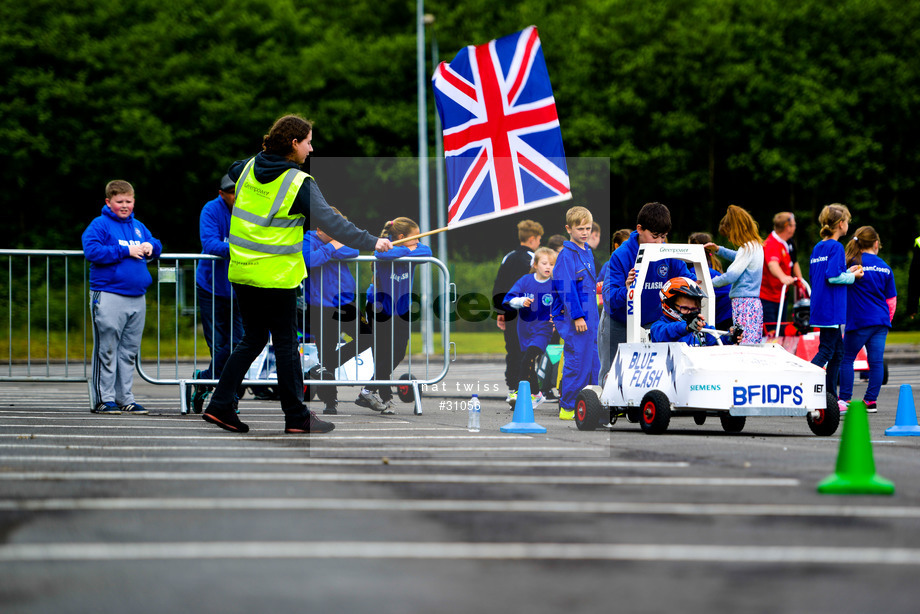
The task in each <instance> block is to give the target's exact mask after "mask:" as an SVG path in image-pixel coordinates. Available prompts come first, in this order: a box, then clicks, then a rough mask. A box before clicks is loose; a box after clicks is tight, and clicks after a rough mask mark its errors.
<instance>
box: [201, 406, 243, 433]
mask: <svg viewBox="0 0 920 614" xmlns="http://www.w3.org/2000/svg"><path fill="white" fill-rule="evenodd" d="M201 417H202V419H204V420H205V421H206V422H210V423H211V424H216V425H217V426H219V427H220V428H222V429H224V430H225V431H230V432H231V433H248V432H249V425H247V424H245V423H243V422H242V421H241V420H240V417H239V416H237V415H236V410H235V409H234V408H233V407H227V408H216V407H213V406H211V407H208V408H207V409H206V410H205V411H204V413H203V414H201Z"/></svg>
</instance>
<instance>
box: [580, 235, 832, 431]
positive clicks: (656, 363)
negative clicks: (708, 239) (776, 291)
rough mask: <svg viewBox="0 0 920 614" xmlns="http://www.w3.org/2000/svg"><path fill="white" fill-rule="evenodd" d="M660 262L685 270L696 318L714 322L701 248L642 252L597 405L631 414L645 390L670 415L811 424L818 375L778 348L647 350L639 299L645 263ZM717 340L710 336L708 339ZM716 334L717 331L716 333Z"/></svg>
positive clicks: (820, 402)
mask: <svg viewBox="0 0 920 614" xmlns="http://www.w3.org/2000/svg"><path fill="white" fill-rule="evenodd" d="M665 258H674V259H679V260H683V261H684V262H686V263H687V264H688V266H689V267H692V269H693V270H694V272H695V274H696V278H697V280H698V281H699V283H700V286H701V287H702V289H703V291H704V292H705V293H706V296H707V298H706V299H703V304H702V313H703V317H704V318H705V319H706V321H707V322H714V321H715V300H714V298H715V294H714V292H713V286H712V279H711V278H710V275H709V267H708V266H707V264H706V255H705V252H704V251H703V246H702V245H678V244H645V245H641V246H640V247H639V252H638V254H637V256H636V279H635V282H634V283H633V285H632V286H631V287H630V288H629V289H628V294H627V323H626V330H627V340H626V343H623V344H620V345H619V347H618V350H617V353H616V356H615V357H614V360H613V362H612V365H611V367H610V371H609V373H608V376H607V378H606V381H605V383H604V387H603V389H602V390H600V389H599V387H595V388H594V391H595V394H598V396H599V398H600V402H601V404H602V405H605V406H608V407H618V408H630V407H639V406H640V405H641V404H642V403H643V399H644V398H645V396H646V394H648V393H649V392H650V391H652V390H658V391H661V392H662V393H664V394H665V395H666V396H667V398H668V400H669V402H670V405H671V410H672V412H673V413H675V414H680V413H683V412H684V411H686V412H687V413H689V414H692V413H695V412H699V411H705V412H709V413H712V412H727V413H728V414H730V415H731V416H808V415H809V414H811V416H812V417H817V416H818V411H819V410H822V409H824V408H825V407H826V405H827V394H826V391H825V373H824V370H823V369H822V368H820V367H817V366H815V365H813V364H811V363H809V362H806V361H804V360H802V359H801V358H798V357H796V356H794V355H792V354H790V353H789V352H787V351H786V350H784V349H783V348H782V347H781V346H779V345H776V344H773V343H769V344H760V345H753V346H752V345H715V346H709V347H695V346H689V345H687V344H685V343H653V342H651V341H649V337H648V331H647V330H645V329H643V328H642V327H641V326H640V322H641V321H642V319H641V313H640V310H641V308H642V301H641V292H640V291H639V288H643V287H644V284H645V278H646V273H647V271H648V265H649V263H654V262H657V261H659V260H662V259H665ZM713 332H717V331H713ZM723 332H724V331H723Z"/></svg>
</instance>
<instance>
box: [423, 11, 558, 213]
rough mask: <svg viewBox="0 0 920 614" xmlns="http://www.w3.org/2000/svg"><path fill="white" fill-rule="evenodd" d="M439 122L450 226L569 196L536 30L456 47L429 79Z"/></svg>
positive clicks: (544, 66) (553, 107) (550, 95)
mask: <svg viewBox="0 0 920 614" xmlns="http://www.w3.org/2000/svg"><path fill="white" fill-rule="evenodd" d="M432 83H433V85H434V98H435V102H436V103H437V106H438V113H439V114H440V116H441V123H442V125H443V126H444V156H445V158H446V164H447V187H448V193H449V194H450V204H449V205H448V212H447V215H448V222H447V223H448V226H450V227H457V226H465V225H467V224H472V223H475V222H481V221H483V220H487V219H490V218H495V217H499V216H502V215H508V214H509V213H517V212H519V211H523V210H524V209H532V208H534V207H542V206H543V205H549V204H552V203H556V202H560V201H563V200H568V199H570V198H572V192H571V188H570V187H569V174H568V168H567V167H566V164H565V152H564V151H563V149H562V132H561V131H560V129H559V116H558V115H557V114H556V101H555V99H554V98H553V89H552V87H551V86H550V83H549V73H548V72H547V71H546V62H545V61H544V59H543V51H542V48H541V45H540V37H539V36H538V35H537V28H536V27H535V26H530V27H529V28H526V29H524V30H521V31H520V32H517V33H515V34H511V35H509V36H505V37H503V38H499V39H497V40H493V41H490V42H488V43H486V44H485V45H479V46H475V47H474V46H469V47H466V48H465V49H463V50H461V51H460V53H458V54H457V57H455V58H454V59H453V61H451V62H450V64H447V63H444V62H442V63H441V64H440V66H438V68H437V70H435V73H434V77H433V78H432Z"/></svg>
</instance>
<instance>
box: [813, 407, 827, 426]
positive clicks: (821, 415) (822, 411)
mask: <svg viewBox="0 0 920 614" xmlns="http://www.w3.org/2000/svg"><path fill="white" fill-rule="evenodd" d="M826 412H827V410H826V409H825V408H824V407H819V408H818V417H817V418H815V420H814V422H815V424H821V423H822V422H824V416H825V414H826Z"/></svg>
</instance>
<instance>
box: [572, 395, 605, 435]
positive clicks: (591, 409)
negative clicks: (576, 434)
mask: <svg viewBox="0 0 920 614" xmlns="http://www.w3.org/2000/svg"><path fill="white" fill-rule="evenodd" d="M603 413H604V406H603V405H601V400H600V399H598V398H597V394H595V392H594V391H593V390H591V389H590V388H586V389H585V390H582V391H580V392H579V393H578V396H577V397H575V426H577V427H578V430H579V431H593V430H595V429H596V428H597V427H598V426H600V423H601V415H602V414H603Z"/></svg>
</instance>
